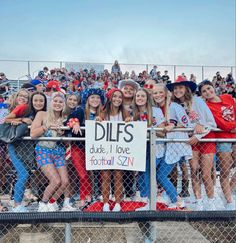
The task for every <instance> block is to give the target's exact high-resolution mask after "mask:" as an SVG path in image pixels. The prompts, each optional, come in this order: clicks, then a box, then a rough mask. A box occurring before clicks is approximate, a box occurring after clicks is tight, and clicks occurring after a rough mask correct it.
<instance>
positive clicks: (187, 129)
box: [29, 126, 224, 132]
mask: <svg viewBox="0 0 236 243" xmlns="http://www.w3.org/2000/svg"><path fill="white" fill-rule="evenodd" d="M29 128H30V126H29ZM59 128H60V129H61V130H70V129H71V128H70V127H67V126H61V127H59ZM80 129H81V130H85V127H80ZM152 130H154V131H164V128H154V127H151V128H147V131H152ZM193 131H194V129H193V128H174V129H173V130H172V131H171V132H193ZM210 131H212V132H224V131H223V130H221V129H219V128H212V129H210Z"/></svg>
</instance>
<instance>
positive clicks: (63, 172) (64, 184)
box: [52, 166, 69, 200]
mask: <svg viewBox="0 0 236 243" xmlns="http://www.w3.org/2000/svg"><path fill="white" fill-rule="evenodd" d="M57 172H58V174H59V176H60V180H61V184H60V187H59V188H58V189H57V190H56V191H55V193H54V195H53V196H52V197H53V198H54V199H55V200H57V199H58V198H59V197H60V196H61V195H62V194H63V193H65V192H66V191H67V193H68V192H69V188H68V187H69V178H68V172H67V168H66V166H61V167H59V168H57ZM68 194H69V193H68ZM68 194H67V195H65V196H66V197H69V195H68Z"/></svg>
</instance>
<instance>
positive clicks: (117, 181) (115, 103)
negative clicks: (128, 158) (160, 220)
mask: <svg viewBox="0 0 236 243" xmlns="http://www.w3.org/2000/svg"><path fill="white" fill-rule="evenodd" d="M127 115H128V112H127V111H125V109H124V107H123V93H122V91H121V90H120V89H117V88H112V89H110V90H109V91H108V92H107V102H106V104H105V107H104V113H103V120H106V121H125V119H126V118H127ZM112 174H113V178H114V185H115V202H116V204H115V206H114V208H113V210H112V211H113V212H119V211H120V210H121V206H120V202H121V200H122V193H123V178H122V177H123V172H122V170H114V171H113V172H112V171H110V170H103V171H101V176H102V196H103V202H104V205H103V211H104V212H109V211H110V205H109V203H108V201H109V195H110V185H111V175H112Z"/></svg>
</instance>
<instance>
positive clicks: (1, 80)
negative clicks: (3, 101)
mask: <svg viewBox="0 0 236 243" xmlns="http://www.w3.org/2000/svg"><path fill="white" fill-rule="evenodd" d="M9 89H10V84H9V82H8V79H7V77H6V75H5V73H0V94H3V93H5V92H7V91H9Z"/></svg>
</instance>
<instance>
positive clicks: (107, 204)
mask: <svg viewBox="0 0 236 243" xmlns="http://www.w3.org/2000/svg"><path fill="white" fill-rule="evenodd" d="M102 211H103V212H110V205H109V203H104V205H103V208H102Z"/></svg>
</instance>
